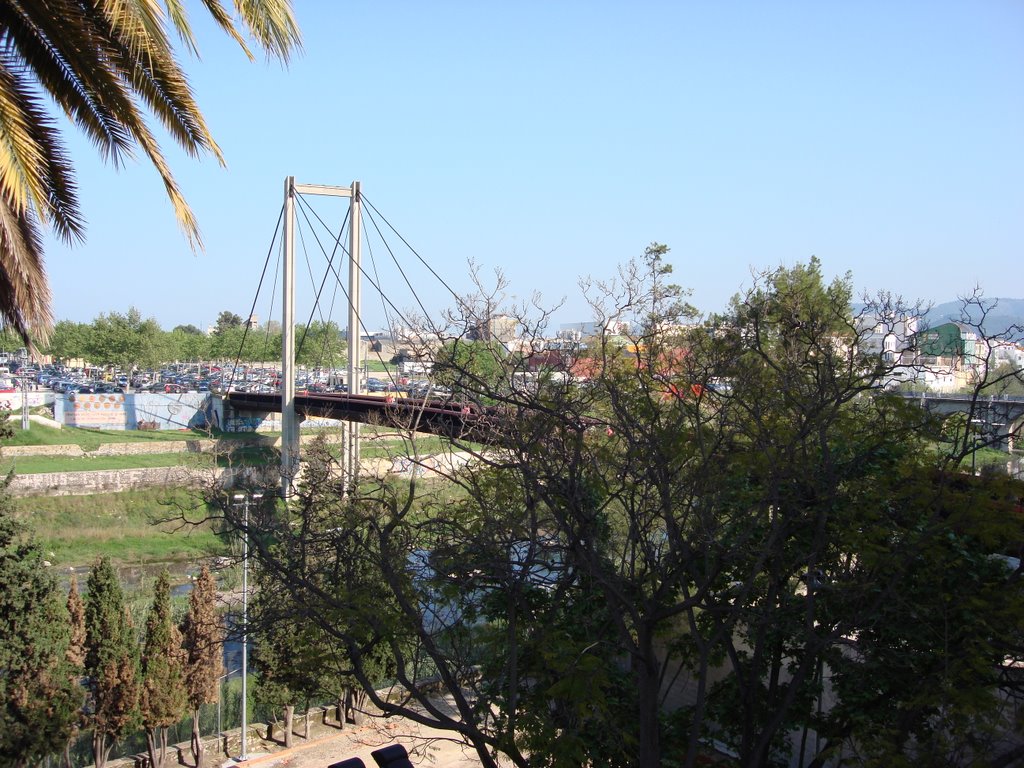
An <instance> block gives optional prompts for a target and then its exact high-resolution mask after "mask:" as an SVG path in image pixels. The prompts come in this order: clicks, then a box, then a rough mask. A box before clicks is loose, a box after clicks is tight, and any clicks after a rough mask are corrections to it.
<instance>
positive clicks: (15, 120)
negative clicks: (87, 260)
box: [0, 55, 84, 241]
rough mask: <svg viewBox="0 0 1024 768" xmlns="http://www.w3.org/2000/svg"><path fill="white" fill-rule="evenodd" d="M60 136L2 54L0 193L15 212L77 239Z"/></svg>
mask: <svg viewBox="0 0 1024 768" xmlns="http://www.w3.org/2000/svg"><path fill="white" fill-rule="evenodd" d="M58 137H59V134H58V132H57V130H56V128H55V127H54V125H53V121H52V120H51V119H50V117H49V116H48V115H47V114H46V111H45V110H44V109H43V108H42V105H41V104H39V98H38V95H37V94H35V93H34V92H33V91H32V90H31V88H30V83H28V82H26V77H25V75H24V74H21V75H19V74H18V73H17V72H16V71H12V70H11V69H10V67H9V66H8V62H7V61H6V60H5V58H4V57H3V56H2V55H0V194H2V195H3V196H4V197H5V198H6V199H7V200H8V202H9V203H10V204H11V205H12V207H13V208H14V210H15V211H17V212H18V213H19V214H20V213H22V212H24V211H25V210H28V209H29V208H34V209H35V210H36V212H37V214H38V216H39V218H40V219H41V220H42V222H43V223H44V224H46V225H49V226H52V227H53V228H54V230H56V232H57V233H58V235H60V236H61V237H62V238H63V239H64V240H65V241H71V240H80V239H81V238H82V233H83V230H84V222H83V220H82V217H81V211H80V210H79V207H78V199H77V195H76V191H75V185H74V181H73V179H72V174H71V166H70V163H69V162H68V160H67V157H66V155H65V153H64V149H63V147H62V146H61V144H60V142H59V138H58Z"/></svg>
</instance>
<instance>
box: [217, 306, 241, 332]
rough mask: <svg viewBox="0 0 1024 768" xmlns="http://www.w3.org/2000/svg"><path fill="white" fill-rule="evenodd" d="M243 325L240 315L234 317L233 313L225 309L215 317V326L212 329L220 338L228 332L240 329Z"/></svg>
mask: <svg viewBox="0 0 1024 768" xmlns="http://www.w3.org/2000/svg"><path fill="white" fill-rule="evenodd" d="M244 325H245V321H244V320H243V319H242V316H241V315H236V314H235V313H234V312H230V311H228V310H226V309H225V310H224V311H223V312H221V313H220V314H219V315H217V324H216V326H215V327H214V329H213V332H214V334H216V335H217V336H220V335H221V334H224V333H226V332H228V331H232V330H235V329H237V328H241V327H242V326H244Z"/></svg>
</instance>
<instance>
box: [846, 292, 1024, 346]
mask: <svg viewBox="0 0 1024 768" xmlns="http://www.w3.org/2000/svg"><path fill="white" fill-rule="evenodd" d="M984 303H985V306H986V307H990V308H991V309H990V310H989V312H988V314H987V315H986V316H985V321H984V323H982V331H983V332H984V333H985V335H987V336H1002V335H1004V334H1005V333H1006V329H1007V328H1009V327H1011V326H1012V325H1018V326H1020V327H1021V328H1024V299H989V298H985V299H984ZM993 305H995V306H993ZM961 306H962V303H961V302H960V301H947V302H944V303H943V304H936V305H935V306H934V307H932V308H931V310H929V311H928V312H926V313H925V315H924V320H925V322H927V323H928V325H929V326H931V327H935V326H936V325H942V324H943V323H948V322H954V323H958V322H960V319H961V318H960V308H961ZM863 309H864V304H863V303H860V302H857V303H855V304H854V305H853V311H854V312H860V311H862V310H863ZM973 309H974V310H975V311H974V313H972V315H971V319H972V320H974V321H978V320H980V319H981V318H980V316H979V315H978V313H977V307H974V308H973ZM1017 338H1018V339H1019V338H1020V333H1019V332H1018V334H1017Z"/></svg>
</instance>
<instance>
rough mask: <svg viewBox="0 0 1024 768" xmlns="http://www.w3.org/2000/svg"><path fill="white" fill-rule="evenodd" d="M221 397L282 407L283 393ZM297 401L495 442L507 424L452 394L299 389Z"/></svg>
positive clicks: (250, 407)
mask: <svg viewBox="0 0 1024 768" xmlns="http://www.w3.org/2000/svg"><path fill="white" fill-rule="evenodd" d="M223 398H224V403H225V405H227V406H229V407H230V408H231V409H232V410H235V411H250V412H258V413H272V412H276V413H280V412H281V395H279V394H277V393H257V392H228V393H227V394H225V395H223ZM294 403H295V413H296V414H297V415H299V416H300V417H302V418H309V417H318V418H325V419H338V420H341V421H348V422H355V423H360V424H384V425H395V426H402V427H405V428H411V429H414V430H416V431H417V432H426V433H428V434H433V435H443V436H445V437H451V438H459V439H462V440H472V441H474V442H480V443H493V442H494V441H495V438H496V436H497V434H496V433H500V432H501V431H502V429H501V427H502V425H503V420H502V419H501V418H499V417H498V415H497V414H496V413H495V411H494V410H493V409H481V408H479V407H477V406H475V405H465V404H462V403H453V402H451V401H449V400H431V399H421V398H413V397H394V396H389V395H357V394H346V393H329V394H304V393H301V392H300V393H297V394H296V395H295V400H294Z"/></svg>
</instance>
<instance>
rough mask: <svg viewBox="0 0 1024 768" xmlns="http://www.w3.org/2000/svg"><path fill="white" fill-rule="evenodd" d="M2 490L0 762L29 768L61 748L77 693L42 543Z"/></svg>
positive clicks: (65, 627) (73, 716)
mask: <svg viewBox="0 0 1024 768" xmlns="http://www.w3.org/2000/svg"><path fill="white" fill-rule="evenodd" d="M8 482H9V480H5V481H4V482H3V485H2V487H0V636H2V637H3V642H2V643H0V702H2V703H3V706H2V707H0V765H5V766H19V767H20V766H26V765H31V764H36V763H40V762H42V760H43V758H45V757H47V756H48V755H50V754H53V753H54V752H57V751H59V750H60V749H62V748H63V746H64V744H65V742H66V740H67V737H68V734H69V733H70V732H71V730H72V727H73V724H74V722H75V719H76V717H77V713H78V710H79V708H80V705H81V700H82V691H81V688H80V687H79V685H78V680H77V679H76V678H75V676H74V674H73V669H74V667H73V665H72V664H71V663H70V661H69V659H68V657H67V656H68V651H69V631H68V630H69V626H68V616H67V613H66V612H65V610H64V606H63V605H62V602H61V598H60V591H59V589H58V586H57V581H56V579H55V578H54V576H53V574H52V573H51V572H50V570H49V569H48V568H47V565H46V564H45V563H44V562H43V553H42V550H41V549H40V547H39V545H38V544H36V543H35V542H34V541H32V539H31V538H29V536H28V535H27V533H26V532H25V530H24V529H23V528H22V526H21V525H20V524H19V523H18V522H17V521H16V520H15V519H14V516H13V510H12V506H11V502H10V497H9V496H8V493H7V484H8Z"/></svg>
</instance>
